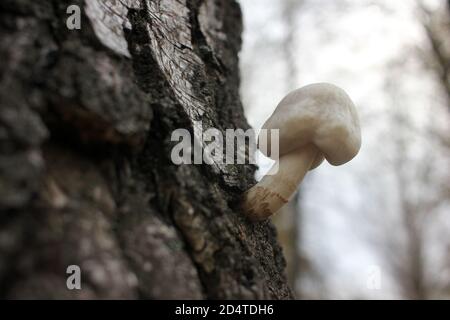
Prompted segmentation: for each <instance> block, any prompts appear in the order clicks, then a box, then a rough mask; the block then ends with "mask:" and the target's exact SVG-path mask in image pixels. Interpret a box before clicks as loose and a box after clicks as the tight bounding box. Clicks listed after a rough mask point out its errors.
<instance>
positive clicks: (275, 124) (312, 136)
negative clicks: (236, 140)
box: [262, 83, 361, 169]
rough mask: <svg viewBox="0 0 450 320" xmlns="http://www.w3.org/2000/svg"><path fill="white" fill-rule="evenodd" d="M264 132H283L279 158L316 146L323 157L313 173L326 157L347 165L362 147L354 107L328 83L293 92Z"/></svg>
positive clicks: (286, 97)
mask: <svg viewBox="0 0 450 320" xmlns="http://www.w3.org/2000/svg"><path fill="white" fill-rule="evenodd" d="M262 128H263V129H279V130H280V131H279V138H280V139H279V155H280V156H282V155H284V154H286V153H288V152H290V151H292V150H294V149H297V148H299V147H302V146H305V145H307V144H308V143H312V144H314V145H315V146H316V147H317V148H318V149H319V150H320V151H321V154H320V153H319V155H318V156H317V157H316V159H315V160H314V161H313V165H312V166H311V169H314V168H315V167H317V166H319V165H320V163H321V162H322V161H323V157H325V159H327V161H328V162H329V163H330V164H332V165H335V166H338V165H341V164H344V163H346V162H348V161H350V160H351V159H352V158H353V157H355V156H356V154H357V153H358V151H359V149H360V147H361V129H360V127H359V119H358V114H357V112H356V108H355V105H354V104H353V102H352V101H351V100H350V97H349V96H348V95H347V94H346V93H345V91H344V90H342V89H341V88H339V87H337V86H335V85H332V84H328V83H316V84H311V85H308V86H305V87H302V88H300V89H297V90H294V91H292V92H290V93H289V94H288V95H287V96H285V97H284V98H283V100H281V102H280V103H279V104H278V106H277V107H276V109H275V111H274V112H273V114H272V115H271V116H270V118H269V119H267V121H266V122H265V123H264V125H263V127H262ZM267 140H268V141H267V144H268V145H267V150H271V146H270V140H271V139H267ZM262 151H263V150H262ZM263 152H264V151H263ZM265 155H266V156H269V155H268V154H267V153H265ZM275 160H276V159H275Z"/></svg>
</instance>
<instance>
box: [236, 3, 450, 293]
mask: <svg viewBox="0 0 450 320" xmlns="http://www.w3.org/2000/svg"><path fill="white" fill-rule="evenodd" d="M240 4H241V6H242V10H243V14H244V26H245V30H244V48H243V51H242V53H241V74H242V84H241V93H242V97H243V102H244V106H245V109H246V115H247V117H248V119H249V122H250V124H251V125H252V126H253V127H255V128H260V127H261V125H262V124H263V123H264V121H265V120H266V118H267V117H268V116H269V115H270V114H271V113H272V111H273V109H274V108H275V107H276V105H277V103H278V102H279V101H280V99H281V98H282V97H283V96H284V95H285V94H286V93H287V92H289V91H290V90H293V89H295V88H297V87H301V86H303V85H306V84H309V83H313V82H331V83H334V84H336V85H338V86H340V87H342V88H344V89H345V90H346V91H347V92H348V94H349V95H350V97H352V99H353V100H354V102H355V104H356V106H357V107H358V110H359V114H360V118H361V122H362V124H361V128H362V133H363V144H362V149H361V151H360V154H359V155H358V156H357V157H356V158H355V159H354V160H353V161H351V162H350V163H348V164H346V165H345V166H343V167H339V168H335V167H332V166H330V165H329V164H326V163H324V164H322V166H320V167H319V168H317V169H316V170H314V171H312V172H311V173H310V174H309V175H308V176H307V179H306V180H305V181H304V183H303V184H302V185H301V188H300V189H299V191H298V193H297V196H296V198H295V199H294V201H292V202H291V203H290V204H289V206H287V207H286V208H283V209H282V211H283V212H282V213H280V214H278V215H277V216H276V217H275V218H274V220H275V223H276V225H277V228H278V232H279V238H280V241H281V242H282V245H283V249H284V252H285V255H286V259H287V261H288V277H289V279H290V282H291V285H292V287H293V288H294V289H295V292H296V294H297V297H298V298H331V299H340V298H388V299H389V298H392V299H402V298H413V299H428V298H441V299H449V298H450V235H449V233H450V202H449V199H450V168H449V159H450V125H449V124H450V76H449V69H450V1H444V0H435V1H433V0H428V1H425V0H424V1H417V0H404V1H388V0H336V1H329V0H280V1H272V0H240ZM269 166H270V161H269V160H267V159H264V158H263V157H261V158H260V170H259V173H258V174H259V176H261V175H263V174H264V172H265V171H267V170H268V168H269Z"/></svg>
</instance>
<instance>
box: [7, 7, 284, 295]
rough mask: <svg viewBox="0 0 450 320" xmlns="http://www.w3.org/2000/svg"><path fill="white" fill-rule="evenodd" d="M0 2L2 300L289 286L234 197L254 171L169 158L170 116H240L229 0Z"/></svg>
mask: <svg viewBox="0 0 450 320" xmlns="http://www.w3.org/2000/svg"><path fill="white" fill-rule="evenodd" d="M71 4H75V5H78V6H79V7H80V8H81V29H80V30H69V29H68V28H67V27H66V20H67V18H68V17H69V16H70V15H69V14H67V13H66V10H67V7H68V6H69V5H71ZM0 12H1V13H0V15H1V18H0V26H1V27H0V39H1V40H0V59H1V61H2V63H1V64H0V75H1V78H0V81H1V86H0V104H1V109H0V208H1V213H0V297H6V298H194V299H196V298H249V299H253V298H277V299H283V298H292V294H291V291H290V289H289V288H288V286H287V284H286V279H285V276H284V267H285V261H284V258H283V256H282V253H281V250H280V247H279V246H278V245H277V243H276V240H275V238H276V235H275V230H274V228H273V226H272V224H271V223H270V222H262V223H249V222H248V221H247V220H246V219H245V218H243V216H242V214H241V213H240V212H239V210H238V207H237V203H238V200H239V197H240V196H241V194H242V193H243V191H245V190H246V189H247V188H248V187H249V186H251V184H252V183H254V178H253V174H254V170H255V168H254V167H253V166H250V165H236V166H233V165H228V166H222V165H220V164H214V165H183V166H176V165H174V164H172V162H171V160H170V151H171V148H172V146H173V145H174V142H171V141H170V135H171V133H172V131H173V130H174V129H176V128H187V129H189V130H191V131H192V127H193V123H194V121H200V120H201V121H202V123H203V127H204V129H205V128H208V127H216V128H219V129H222V130H225V129H226V128H242V129H247V128H248V124H247V122H246V119H245V117H244V115H243V110H242V105H241V102H240V97H239V91H238V90H239V72H238V57H237V55H238V52H239V50H240V45H241V36H240V35H241V31H242V22H241V12H240V9H239V6H238V5H237V4H236V3H235V2H234V1H232V0H205V1H201V0H197V1H195V0H193V1H189V0H121V1H119V0H86V1H82V0H71V1H65V0H64V1H62V0H41V1H32V0H2V1H1V2H0ZM69 265H78V266H80V268H81V285H82V290H73V291H70V290H68V289H67V287H66V277H67V274H66V268H67V267H68V266H69Z"/></svg>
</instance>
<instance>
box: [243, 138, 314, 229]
mask: <svg viewBox="0 0 450 320" xmlns="http://www.w3.org/2000/svg"><path fill="white" fill-rule="evenodd" d="M318 152H319V151H318V149H317V148H316V147H315V146H314V145H312V144H309V145H307V146H305V147H302V148H299V149H297V150H295V151H292V152H290V153H287V154H285V155H283V156H281V157H280V159H279V160H278V161H277V162H278V163H275V164H274V165H273V166H272V168H271V169H270V170H269V172H268V174H267V175H265V176H264V177H263V178H262V179H261V181H260V182H258V183H257V184H256V185H254V186H253V187H252V188H250V189H249V190H248V191H247V192H246V193H245V194H244V197H245V198H244V201H243V205H242V209H243V211H244V213H245V214H246V215H247V217H248V218H249V219H251V220H254V221H257V220H264V219H266V218H268V217H270V216H271V215H272V214H274V213H275V212H276V211H278V210H279V209H280V208H281V207H282V206H284V205H285V204H286V203H287V202H288V201H289V198H290V197H291V196H292V195H293V194H294V192H295V190H296V189H297V187H298V185H299V184H300V182H301V181H302V180H303V178H304V177H305V175H306V172H308V170H309V169H310V168H311V165H312V163H313V161H314V159H315V158H316V156H317V154H318ZM277 167H278V172H276V170H277Z"/></svg>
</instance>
